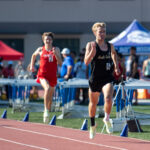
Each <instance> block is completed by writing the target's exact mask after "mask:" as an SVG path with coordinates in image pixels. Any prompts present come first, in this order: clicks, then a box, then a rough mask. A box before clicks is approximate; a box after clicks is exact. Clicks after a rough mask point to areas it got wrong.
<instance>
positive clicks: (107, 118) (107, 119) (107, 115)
mask: <svg viewBox="0 0 150 150" xmlns="http://www.w3.org/2000/svg"><path fill="white" fill-rule="evenodd" d="M109 116H110V115H109V114H108V113H106V112H105V117H104V119H105V120H106V121H109Z"/></svg>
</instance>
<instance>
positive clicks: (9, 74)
mask: <svg viewBox="0 0 150 150" xmlns="http://www.w3.org/2000/svg"><path fill="white" fill-rule="evenodd" d="M3 76H4V78H14V69H13V62H12V61H8V66H7V67H6V68H3Z"/></svg>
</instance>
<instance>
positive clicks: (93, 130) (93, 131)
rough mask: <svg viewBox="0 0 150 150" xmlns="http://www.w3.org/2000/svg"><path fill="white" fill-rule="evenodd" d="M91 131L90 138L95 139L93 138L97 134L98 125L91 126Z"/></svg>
mask: <svg viewBox="0 0 150 150" xmlns="http://www.w3.org/2000/svg"><path fill="white" fill-rule="evenodd" d="M89 133H90V134H89V138H90V139H93V138H94V137H95V135H96V126H91V127H90V132H89Z"/></svg>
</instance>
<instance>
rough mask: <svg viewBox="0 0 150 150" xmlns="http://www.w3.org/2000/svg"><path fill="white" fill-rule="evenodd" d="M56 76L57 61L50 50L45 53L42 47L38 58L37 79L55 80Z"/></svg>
mask: <svg viewBox="0 0 150 150" xmlns="http://www.w3.org/2000/svg"><path fill="white" fill-rule="evenodd" d="M56 76H57V60H56V57H55V55H54V53H53V51H52V50H50V51H46V50H45V46H43V49H42V54H41V56H40V67H39V70H38V77H45V78H56Z"/></svg>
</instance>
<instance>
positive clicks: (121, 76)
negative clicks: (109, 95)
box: [114, 53, 126, 84]
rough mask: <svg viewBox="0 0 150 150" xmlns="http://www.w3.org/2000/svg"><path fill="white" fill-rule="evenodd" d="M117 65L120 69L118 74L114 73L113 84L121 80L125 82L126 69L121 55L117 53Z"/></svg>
mask: <svg viewBox="0 0 150 150" xmlns="http://www.w3.org/2000/svg"><path fill="white" fill-rule="evenodd" d="M117 59H118V65H119V69H120V73H119V74H118V75H117V74H116V72H114V78H115V83H116V84H118V83H120V82H121V81H122V79H123V80H124V81H125V80H126V67H125V63H124V59H123V55H122V54H121V53H117Z"/></svg>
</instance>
